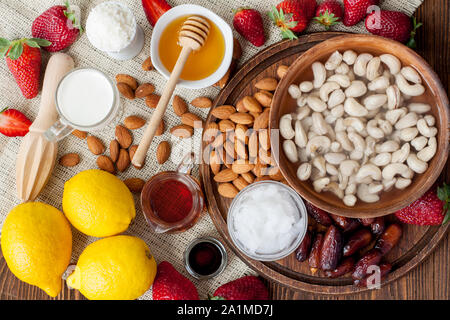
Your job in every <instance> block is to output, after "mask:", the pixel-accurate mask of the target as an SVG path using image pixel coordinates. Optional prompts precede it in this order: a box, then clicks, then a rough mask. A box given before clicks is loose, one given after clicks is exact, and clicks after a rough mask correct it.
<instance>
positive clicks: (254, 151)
mask: <svg viewBox="0 0 450 320" xmlns="http://www.w3.org/2000/svg"><path fill="white" fill-rule="evenodd" d="M258 149H259V145H258V132H256V131H253V132H252V133H251V134H250V137H249V139H248V155H249V157H250V159H254V158H256V157H257V156H258Z"/></svg>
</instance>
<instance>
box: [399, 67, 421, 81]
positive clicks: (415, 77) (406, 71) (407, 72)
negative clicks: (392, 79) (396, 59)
mask: <svg viewBox="0 0 450 320" xmlns="http://www.w3.org/2000/svg"><path fill="white" fill-rule="evenodd" d="M400 73H401V74H402V76H403V77H405V79H406V80H408V81H409V82H412V83H422V78H421V77H420V75H419V73H418V72H417V71H416V70H415V69H414V68H412V67H410V66H406V67H403V68H402V70H400Z"/></svg>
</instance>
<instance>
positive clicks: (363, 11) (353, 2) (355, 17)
mask: <svg viewBox="0 0 450 320" xmlns="http://www.w3.org/2000/svg"><path fill="white" fill-rule="evenodd" d="M378 3H379V0H344V21H343V23H344V25H346V26H347V27H349V26H353V25H355V24H357V23H358V22H360V21H361V20H363V19H364V17H365V16H366V15H367V9H369V7H370V6H376V5H378Z"/></svg>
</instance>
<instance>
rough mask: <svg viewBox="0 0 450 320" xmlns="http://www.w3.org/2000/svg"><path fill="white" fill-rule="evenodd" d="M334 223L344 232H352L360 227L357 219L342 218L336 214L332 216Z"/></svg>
mask: <svg viewBox="0 0 450 320" xmlns="http://www.w3.org/2000/svg"><path fill="white" fill-rule="evenodd" d="M330 216H331V218H332V219H333V220H334V222H335V223H336V224H337V225H338V226H339V227H340V228H341V229H342V230H344V232H350V231H353V230H355V229H357V228H358V227H359V222H358V220H356V219H352V218H347V217H341V216H337V215H334V214H330Z"/></svg>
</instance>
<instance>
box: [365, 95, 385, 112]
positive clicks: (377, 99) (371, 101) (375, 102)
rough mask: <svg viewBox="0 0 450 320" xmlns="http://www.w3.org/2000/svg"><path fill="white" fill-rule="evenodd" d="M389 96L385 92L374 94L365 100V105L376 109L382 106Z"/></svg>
mask: <svg viewBox="0 0 450 320" xmlns="http://www.w3.org/2000/svg"><path fill="white" fill-rule="evenodd" d="M387 100H388V98H387V95H385V94H372V95H370V96H368V97H366V98H364V100H363V104H364V106H365V107H366V108H367V110H375V109H378V108H380V107H381V106H382V105H384V104H385V103H386V102H387Z"/></svg>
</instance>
